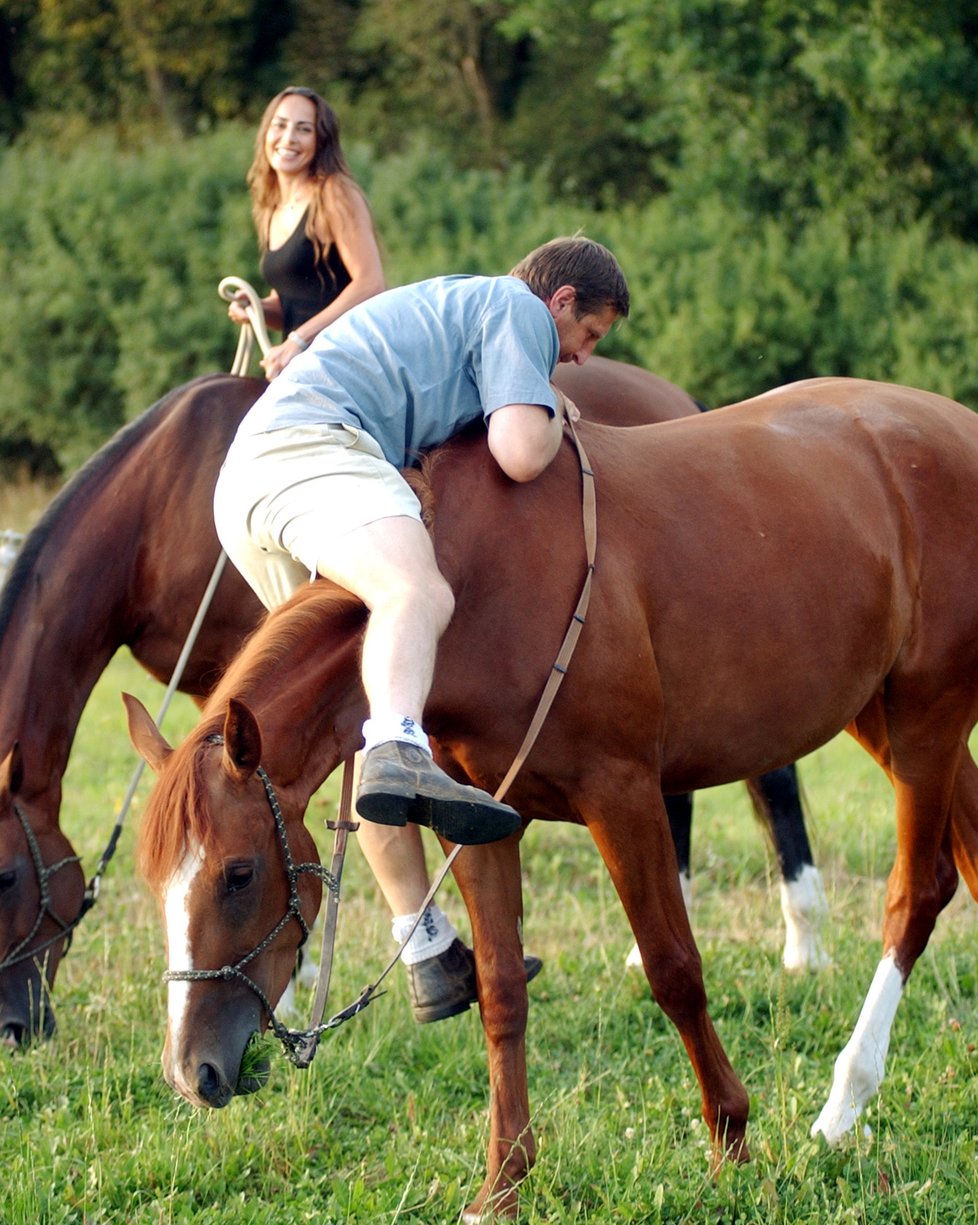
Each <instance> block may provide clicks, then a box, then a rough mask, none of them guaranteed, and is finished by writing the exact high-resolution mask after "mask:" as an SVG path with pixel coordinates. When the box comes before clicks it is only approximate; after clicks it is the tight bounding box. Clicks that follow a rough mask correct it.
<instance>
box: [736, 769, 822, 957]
mask: <svg viewBox="0 0 978 1225" xmlns="http://www.w3.org/2000/svg"><path fill="white" fill-rule="evenodd" d="M747 790H748V793H749V795H750V798H751V802H752V803H753V805H754V811H755V813H756V814H757V817H758V820H760V821H761V822H762V823H763V824H764V825H765V826H766V828H767V831H768V833H769V834H770V837H771V841H772V843H773V845H774V850H775V853H776V854H777V857H778V867H779V868H780V870H781V913H782V915H783V916H784V928H785V931H784V952H783V954H782V958H781V960H782V963H783V964H784V967H785V969H786V970H819V969H822V967H824V966H827V965H828V964H829V958H828V955H827V954H826V952H825V948H824V946H823V944H822V927H823V925H824V923H825V916H826V914H827V913H828V906H827V904H826V901H825V889H824V887H823V885H822V877H821V873H820V872H819V870H818V868H816V867H815V864H814V861H813V859H812V848H811V844H810V843H809V841H808V833H807V831H806V829H805V814H804V811H803V810H802V806H801V794H800V791H799V788H798V771H797V770H796V768H795V766H794V764H791V765H787V766H782V767H781V769H779V770H771V771H769V772H768V773H767V774H761V775H759V776H758V777H757V778H753V779H748V780H747Z"/></svg>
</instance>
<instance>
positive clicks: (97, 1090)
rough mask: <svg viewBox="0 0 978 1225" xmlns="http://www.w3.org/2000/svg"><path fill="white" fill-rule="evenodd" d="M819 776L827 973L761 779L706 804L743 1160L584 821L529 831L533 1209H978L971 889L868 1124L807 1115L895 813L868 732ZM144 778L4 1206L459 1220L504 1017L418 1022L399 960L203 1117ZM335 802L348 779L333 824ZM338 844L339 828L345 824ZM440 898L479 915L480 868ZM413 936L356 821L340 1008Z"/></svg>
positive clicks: (14, 1120) (796, 1213) (47, 1058)
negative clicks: (715, 1151) (175, 1010)
mask: <svg viewBox="0 0 978 1225" xmlns="http://www.w3.org/2000/svg"><path fill="white" fill-rule="evenodd" d="M123 688H128V689H130V690H133V691H135V692H136V693H137V694H138V695H139V696H141V697H142V698H143V700H144V701H146V702H147V705H148V706H149V707H150V709H151V711H153V712H154V713H155V710H156V708H157V707H158V705H159V701H160V699H161V696H162V690H160V689H159V687H157V686H156V685H155V684H154V683H153V682H151V681H149V680H147V679H145V678H144V677H143V676H142V674H141V673H140V672H139V671H138V669H136V667H135V666H134V665H133V664H132V662H131V661H130V660H129V658H128V657H127V656H126V657H119V658H118V659H116V660H115V661H114V662H113V664H112V666H111V667H110V669H109V671H108V672H107V673H106V675H105V677H104V678H103V680H102V682H101V683H100V685H99V686H98V688H97V690H96V692H95V694H94V696H93V699H92V701H91V703H90V704H89V707H88V709H87V711H86V714H85V718H84V720H83V723H82V727H81V729H80V732H79V736H78V739H77V741H76V747H75V751H74V753H73V755H72V761H71V765H70V768H69V771H68V775H67V778H66V785H65V804H64V813H63V821H64V825H65V828H66V829H67V831H68V833H69V836H71V837H72V839H73V840H74V841H75V843H76V846H77V848H78V849H79V850H80V852H81V853H82V854H83V856H84V859H85V865H86V869H87V870H88V871H89V872H90V871H91V869H92V867H93V865H94V862H95V860H96V858H97V855H98V853H99V851H100V850H101V848H102V846H103V844H104V842H105V840H106V838H107V837H108V833H109V830H110V827H111V824H112V819H113V816H114V813H115V811H116V809H117V807H118V804H119V802H120V801H121V798H122V796H123V794H124V792H125V788H126V785H127V783H128V779H129V776H130V773H131V771H132V769H133V765H134V763H133V755H132V752H131V750H130V749H129V745H128V740H127V738H126V734H125V726H124V719H123V712H122V707H121V703H120V701H119V696H118V695H119V691H120V690H121V689H123ZM193 719H194V712H193V708H192V707H191V706H190V704H189V703H187V702H185V701H184V700H182V699H178V701H177V702H176V703H175V705H174V708H173V709H172V710H171V713H170V715H169V716H168V719H167V725H166V727H167V730H168V733H169V734H170V735H171V737H173V738H178V737H179V736H180V735H181V734H182V732H183V731H184V730H185V729H186V728H187V727H189V726H190V724H191V723H192V721H193ZM801 775H802V780H803V785H804V788H805V790H806V793H807V798H808V802H809V807H810V810H811V812H812V829H811V832H812V837H813V841H814V844H815V848H816V858H817V861H818V863H819V865H820V866H821V868H822V871H823V873H824V876H825V882H826V888H827V892H828V896H829V902H830V907H831V919H830V926H829V929H828V932H827V941H828V945H829V948H830V951H831V954H832V957H833V960H834V967H833V968H832V969H831V970H829V971H828V972H826V973H824V974H822V975H820V976H818V977H792V976H788V975H786V974H785V973H783V972H782V970H781V969H780V965H779V956H780V948H781V935H782V933H781V923H780V916H779V914H778V913H777V880H776V874H775V871H774V865H773V859H772V857H771V855H770V854H769V852H768V851H767V849H766V847H765V845H764V842H763V840H762V838H761V836H760V834H759V831H758V829H757V827H756V826H755V824H754V821H753V819H752V817H751V816H750V814H749V807H748V803H747V798H746V793H745V792H744V790H743V788H741V787H739V786H738V787H723V788H717V789H715V790H713V791H711V792H707V793H703V794H701V795H700V796H699V797H698V799H697V803H696V817H695V829H694V844H693V853H694V898H695V900H694V911H693V924H694V929H695V930H696V932H697V935H698V938H699V941H700V947H701V950H702V954H703V960H704V968H705V974H706V981H707V988H708V991H709V993H710V999H711V1010H712V1014H713V1017H714V1020H715V1022H716V1025H717V1027H718V1030H719V1032H720V1035H721V1038H722V1039H723V1041H724V1043H725V1045H726V1048H727V1051H728V1053H729V1055H730V1057H731V1059H732V1061H733V1063H734V1066H735V1067H736V1068H737V1070H738V1072H739V1074H740V1075H741V1077H742V1078H743V1080H744V1082H745V1084H746V1085H747V1088H748V1091H749V1093H750V1095H751V1113H752V1125H751V1131H750V1138H751V1146H752V1151H753V1158H754V1159H753V1161H752V1163H751V1164H750V1165H748V1166H746V1167H743V1168H729V1169H725V1170H723V1171H722V1172H721V1174H720V1176H719V1177H718V1178H717V1179H712V1178H711V1177H710V1175H709V1168H708V1145H707V1138H706V1134H705V1128H704V1126H703V1123H702V1121H701V1120H700V1117H699V1093H698V1089H697V1086H696V1082H695V1078H694V1076H693V1074H692V1071H691V1069H690V1066H689V1064H688V1061H687V1059H686V1057H685V1055H684V1053H683V1051H682V1048H681V1046H680V1043H679V1041H678V1039H677V1037H676V1034H675V1032H674V1031H673V1029H672V1028H671V1026H670V1025H669V1024H668V1023H667V1022H666V1021H665V1019H664V1018H663V1016H662V1015H661V1014H660V1013H659V1011H658V1010H657V1009H656V1007H655V1006H654V1005H653V1004H652V1003H651V1001H650V998H649V992H648V988H647V986H646V984H645V983H644V980H642V979H641V978H640V977H639V976H637V975H635V974H634V973H633V972H627V973H626V972H625V970H624V969H623V961H624V957H625V954H626V952H627V950H628V948H629V947H630V944H631V938H630V934H629V932H628V929H627V926H626V923H625V919H624V915H623V912H622V911H621V908H620V906H619V904H618V902H617V899H616V897H615V896H614V891H613V889H612V888H611V886H610V883H609V881H608V878H607V876H606V873H605V871H604V869H603V867H602V865H601V863H600V860H599V858H598V856H597V853H596V852H595V851H594V849H593V848H592V846H591V844H590V842H589V840H588V838H587V836H586V834H585V833H584V832H583V831H581V830H579V829H576V828H572V827H569V826H544V825H538V826H535V827H533V828H531V830H530V832H529V833H528V835H527V838H526V840H525V848H526V849H525V854H524V875H525V895H526V939H527V946H528V948H529V949H530V950H531V951H532V952H534V953H537V954H539V955H541V956H542V957H543V958H544V959H545V961H546V966H545V969H544V972H543V974H542V975H541V976H540V978H539V979H538V980H537V981H536V982H535V983H534V984H533V986H532V988H531V992H530V994H531V1000H532V1002H531V1011H530V1029H529V1077H530V1092H531V1102H532V1107H533V1112H534V1127H535V1130H536V1135H537V1139H538V1144H539V1154H538V1161H537V1166H536V1168H535V1170H534V1172H533V1174H532V1175H531V1177H530V1179H529V1181H528V1183H527V1185H526V1189H525V1192H524V1195H523V1201H522V1202H523V1213H522V1220H523V1221H524V1222H526V1223H527V1225H542V1223H543V1222H546V1223H547V1225H563V1223H565V1222H566V1223H570V1222H574V1223H575V1225H578V1223H580V1222H611V1221H616V1222H618V1221H621V1222H685V1221H690V1222H711V1223H712V1222H725V1223H729V1222H735V1221H736V1222H758V1223H759V1225H760V1223H762V1222H763V1223H764V1225H771V1223H772V1222H819V1223H821V1222H827V1223H828V1222H850V1221H852V1222H881V1223H882V1222H887V1223H889V1222H894V1223H897V1222H900V1223H906V1225H910V1223H913V1225H926V1223H929V1222H933V1223H934V1225H938V1223H939V1225H948V1223H951V1222H962V1223H964V1222H969V1223H970V1222H973V1221H974V1216H975V1208H974V1205H975V1203H976V1202H978V1160H976V1158H978V1079H976V1071H978V1057H976V1050H975V1047H976V1044H978V1009H976V1003H975V1000H976V984H978V942H976V939H975V936H976V930H978V911H976V909H975V907H974V906H973V905H972V903H971V900H970V898H968V897H967V896H966V895H965V894H964V893H963V892H962V893H959V896H958V897H957V898H955V900H954V902H953V903H952V905H951V907H950V908H949V909H948V911H947V912H945V914H944V915H943V916H942V920H941V922H940V924H939V926H938V930H937V933H936V934H935V937H934V939H933V940H932V942H931V946H930V947H929V949H928V950H927V952H926V954H925V955H924V957H923V958H922V959H921V961H920V963H919V964H918V966H917V969H916V970H915V972H914V975H913V978H912V979H911V983H910V988H909V991H908V993H907V995H906V996H905V998H904V1001H903V1003H902V1005H901V1007H900V1010H899V1013H898V1015H897V1020H896V1024H895V1027H894V1033H893V1042H892V1045H891V1049H890V1057H889V1061H888V1074H887V1079H886V1081H885V1084H884V1086H883V1090H882V1093H881V1095H880V1097H879V1099H878V1101H877V1102H874V1103H873V1105H872V1108H871V1111H870V1115H869V1119H868V1121H869V1123H870V1124H871V1125H872V1129H873V1134H872V1136H871V1137H864V1136H860V1137H858V1138H856V1139H852V1140H850V1141H848V1142H846V1143H845V1144H843V1145H842V1146H841V1147H840V1148H839V1149H837V1150H828V1149H827V1148H826V1147H825V1145H824V1144H823V1143H821V1142H815V1141H813V1140H811V1139H810V1138H809V1135H808V1129H809V1126H810V1124H811V1122H812V1120H813V1119H814V1117H815V1115H816V1114H817V1113H818V1111H819V1109H820V1108H821V1105H822V1104H823V1101H824V1096H825V1094H826V1093H827V1090H828V1087H829V1084H830V1081H831V1075H832V1064H833V1061H834V1059H835V1056H836V1054H837V1053H838V1051H839V1049H840V1048H841V1046H842V1045H843V1043H844V1042H845V1040H846V1039H847V1037H848V1035H849V1032H850V1030H851V1027H852V1024H853V1022H854V1020H855V1017H856V1015H857V1013H858V1009H859V1006H860V1004H861V1002H862V998H863V994H864V992H865V989H866V988H867V986H868V984H869V981H870V978H871V976H872V973H873V970H874V969H875V966H876V962H877V959H878V953H879V920H880V915H881V908H882V896H883V887H884V881H885V876H886V872H887V871H888V868H889V864H890V860H891V856H892V848H893V817H892V811H891V807H890V799H889V793H888V788H887V786H886V784H885V781H884V780H883V777H882V775H881V774H880V773H879V771H878V770H877V769H876V767H875V766H873V764H872V763H871V762H870V761H869V759H868V757H865V755H863V754H862V753H861V752H860V750H859V749H858V748H857V747H856V746H855V745H853V744H852V743H851V742H849V741H848V740H846V739H844V738H843V739H840V740H838V741H835V742H833V743H832V744H831V745H829V746H827V747H826V748H825V749H823V750H822V751H820V752H819V753H817V754H815V755H814V756H813V757H811V758H809V759H807V760H806V761H805V762H804V763H803V764H802V767H801ZM148 787H149V783H148V780H146V781H144V783H143V784H142V787H141V790H140V793H139V799H138V800H137V805H136V808H137V811H136V812H134V813H133V815H132V817H131V819H130V823H129V826H128V828H127V830H126V832H125V834H124V836H123V838H122V842H121V846H120V850H119V853H118V855H117V857H116V859H115V861H114V862H113V863H112V865H111V867H110V869H109V871H108V874H107V876H106V879H105V881H104V882H103V890H102V900H101V901H100V903H99V905H98V906H97V907H96V908H95V910H94V911H93V912H92V914H91V915H90V916H89V917H88V918H87V919H86V920H85V922H84V923H83V924H82V926H81V927H80V929H79V931H78V933H77V935H76V939H75V944H74V947H73V949H72V951H71V953H70V954H69V956H68V958H67V959H66V961H65V962H64V964H63V967H62V970H61V974H60V976H59V979H58V983H57V988H56V1006H57V1013H58V1020H59V1032H58V1035H57V1037H56V1039H55V1040H54V1041H53V1042H51V1043H49V1044H47V1045H44V1046H40V1047H37V1048H35V1049H32V1050H29V1051H27V1052H24V1053H18V1054H14V1055H4V1056H3V1057H2V1058H0V1119H2V1122H0V1137H2V1150H0V1151H2V1153H3V1160H4V1163H5V1169H4V1176H3V1178H2V1180H0V1222H2V1223H3V1225H39V1223H42V1225H62V1223H65V1225H67V1223H70V1225H96V1223H98V1225H104V1223H106V1222H113V1223H114V1222H126V1223H127V1225H128V1223H130V1222H131V1223H133V1225H136V1223H139V1225H150V1223H152V1225H162V1223H170V1222H190V1221H193V1222H200V1223H203V1225H223V1223H228V1225H230V1223H232V1222H233V1223H234V1225H240V1223H242V1222H247V1223H252V1222H255V1223H258V1222H261V1223H263V1225H264V1223H265V1222H267V1223H269V1225H272V1223H274V1225H290V1223H292V1222H296V1223H298V1222H307V1221H315V1222H317V1223H318V1225H339V1223H341V1222H343V1223H346V1222H356V1223H357V1225H374V1223H375V1222H403V1223H405V1225H406V1223H408V1222H410V1223H411V1225H422V1223H423V1225H434V1223H440V1222H451V1221H455V1220H457V1218H458V1214H459V1212H460V1210H461V1208H462V1207H463V1206H464V1205H465V1203H466V1202H468V1200H469V1198H470V1197H471V1196H472V1194H473V1193H474V1192H475V1190H476V1189H477V1187H478V1185H479V1183H480V1181H481V1175H482V1169H483V1147H484V1144H485V1140H486V1133H487V1116H486V1107H487V1084H486V1070H485V1053H484V1047H483V1042H482V1034H481V1028H480V1025H479V1019H478V1013H477V1012H476V1011H473V1012H471V1013H469V1014H467V1015H465V1016H463V1017H460V1018H457V1019H454V1020H451V1021H448V1022H444V1023H441V1024H438V1025H433V1026H417V1025H415V1024H414V1023H413V1021H412V1020H411V1016H410V1009H409V1006H408V1001H407V993H406V986H405V983H404V980H403V976H402V975H400V972H399V971H396V972H395V975H394V976H393V978H392V987H391V990H390V992H389V993H388V994H387V995H385V996H384V997H383V998H381V999H380V1000H379V1001H378V1002H376V1003H375V1004H374V1005H373V1006H372V1007H371V1008H369V1009H368V1010H367V1011H366V1012H365V1013H364V1014H362V1015H361V1016H360V1017H357V1018H355V1019H354V1020H353V1021H351V1022H350V1023H349V1024H347V1025H346V1026H344V1027H342V1028H341V1029H339V1030H338V1031H336V1032H334V1033H332V1034H328V1035H326V1036H325V1038H324V1039H323V1043H322V1045H321V1048H320V1051H319V1054H318V1056H317V1058H316V1060H315V1061H314V1063H313V1065H312V1067H311V1068H310V1069H309V1070H308V1071H304V1072H300V1071H297V1070H295V1069H294V1068H292V1067H291V1066H290V1065H289V1064H288V1063H287V1062H286V1061H285V1060H284V1058H282V1057H281V1056H280V1055H278V1054H277V1053H276V1054H274V1055H273V1060H272V1068H271V1076H270V1078H269V1081H268V1084H267V1086H266V1087H265V1088H264V1089H263V1090H262V1091H261V1092H260V1093H259V1094H257V1095H254V1096H251V1097H248V1098H242V1099H238V1100H236V1101H235V1102H233V1103H232V1104H231V1106H229V1107H228V1108H227V1109H226V1110H224V1111H221V1112H212V1113H206V1112H201V1111H196V1110H194V1109H192V1108H191V1107H190V1106H188V1105H187V1104H186V1103H184V1102H183V1101H182V1100H180V1099H178V1098H176V1097H174V1095H173V1094H172V1093H171V1092H170V1090H169V1089H167V1087H166V1085H165V1084H164V1082H163V1080H162V1077H161V1074H160V1068H159V1052H160V1049H161V1046H162V1040H163V1027H164V1019H165V1013H164V990H165V989H164V986H163V983H162V981H161V977H160V976H161V972H162V969H163V942H162V930H161V926H160V923H159V919H158V916H157V914H156V909H155V903H154V902H153V901H152V899H151V898H150V897H149V895H148V893H147V891H146V889H145V887H144V886H143V885H142V883H141V882H140V881H139V880H138V879H136V877H135V875H134V872H133V867H132V846H133V841H134V833H135V829H136V826H137V824H138V816H139V814H138V809H139V807H140V804H141V802H142V800H143V799H144V797H145V794H146V792H147V791H148ZM334 804H335V789H334V788H333V787H332V786H331V785H329V784H328V785H327V788H326V791H325V796H324V797H320V798H317V800H316V801H315V805H314V815H313V816H312V818H311V826H312V828H313V829H314V830H317V831H318V830H321V829H322V819H323V817H324V816H326V815H329V813H330V810H331V808H332V806H333V805H334ZM317 836H318V834H317ZM354 842H355V840H354ZM320 845H321V849H323V850H324V851H328V842H327V835H325V833H323V836H322V838H321V839H320ZM442 905H443V906H444V907H445V908H446V909H447V910H449V911H450V913H451V914H452V915H453V917H454V918H455V919H456V920H457V921H458V922H459V923H460V924H461V923H462V917H463V915H462V906H461V902H460V900H459V898H458V895H457V893H456V892H455V891H454V886H451V885H450V886H448V888H447V892H446V896H445V897H444V898H443V899H442ZM389 941H390V936H389V923H388V921H387V918H386V915H385V913H384V910H383V907H382V904H381V902H380V899H379V895H378V893H377V890H376V888H375V886H374V885H373V884H372V882H371V880H370V877H369V874H368V872H367V870H366V867H365V865H364V863H363V861H362V858H361V857H360V856H359V854H358V852H357V850H356V848H355V845H354V848H353V850H352V851H351V854H350V857H349V863H348V865H347V868H346V871H345V874H344V901H343V908H342V911H341V919H340V933H339V942H338V951H337V964H336V966H335V968H334V975H333V981H334V990H333V994H332V997H331V1007H332V1006H333V1005H334V1004H335V1006H336V1007H339V1006H341V1005H343V1004H346V1003H347V1002H349V1001H350V1000H352V999H353V998H354V996H356V994H357V993H358V992H359V990H360V988H361V987H362V985H363V984H364V983H365V982H367V981H369V980H370V979H371V978H372V977H374V976H375V975H376V973H377V972H378V971H379V969H380V968H381V966H382V964H383V963H384V962H385V961H386V958H387V957H388V955H389V951H390V947H391V946H390V942H389ZM304 1006H305V1007H306V1008H308V1006H309V1000H308V998H306V999H305V1001H304Z"/></svg>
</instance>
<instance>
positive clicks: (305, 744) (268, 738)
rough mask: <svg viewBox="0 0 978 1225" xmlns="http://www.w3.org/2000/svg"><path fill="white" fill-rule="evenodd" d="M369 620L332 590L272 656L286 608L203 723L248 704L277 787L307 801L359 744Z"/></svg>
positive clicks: (235, 669)
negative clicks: (232, 704) (234, 702)
mask: <svg viewBox="0 0 978 1225" xmlns="http://www.w3.org/2000/svg"><path fill="white" fill-rule="evenodd" d="M310 614H311V615H310ZM365 619H366V610H365V609H364V608H363V605H362V604H360V603H359V602H358V601H356V600H353V598H352V597H350V596H347V595H345V593H344V595H343V596H342V597H340V598H339V599H338V598H337V596H336V594H335V592H331V591H328V592H327V594H326V596H325V597H324V598H323V599H321V600H316V599H313V600H312V601H309V602H308V603H307V607H306V609H305V610H304V615H303V617H302V622H301V628H300V629H299V632H298V633H296V634H295V636H292V635H291V634H290V635H289V638H288V646H287V648H283V649H282V650H281V651H275V652H272V653H271V654H268V653H266V651H265V648H266V646H267V644H268V642H269V640H270V639H271V638H272V637H273V636H274V630H273V632H271V633H270V632H269V631H270V630H272V629H273V627H279V626H281V625H282V624H283V623H290V618H289V616H288V612H287V610H283V612H280V613H278V614H273V616H272V617H271V618H270V619H269V621H268V622H266V623H265V625H264V626H263V627H262V629H261V630H259V632H258V633H257V634H256V635H255V638H254V639H253V640H252V642H251V643H250V644H249V645H248V646H246V647H245V649H244V651H243V652H242V655H241V656H240V657H239V659H238V661H237V662H236V664H235V665H233V666H232V667H231V668H230V669H229V671H228V674H227V676H226V677H225V679H224V681H222V683H221V684H220V686H219V687H218V689H217V691H216V692H215V693H214V695H213V696H212V697H211V699H210V700H209V701H208V703H207V707H206V709H205V712H204V717H205V719H206V718H207V716H208V715H218V716H220V715H221V714H222V712H223V711H224V710H225V709H226V707H227V701H228V698H230V697H237V698H240V699H241V700H242V701H244V702H245V703H246V704H247V706H248V707H249V709H250V710H251V711H252V713H253V714H254V715H255V717H256V719H257V721H258V725H259V728H260V730H261V737H262V763H263V765H264V766H265V768H266V769H267V770H268V772H269V774H270V775H271V777H272V778H273V780H275V782H276V783H277V784H281V785H282V786H294V787H295V788H296V790H297V791H298V792H305V793H306V796H305V798H308V796H311V795H312V794H313V792H314V791H315V790H316V789H317V788H318V787H319V786H320V785H321V784H322V782H323V781H324V779H325V778H326V777H327V776H328V775H329V774H330V773H332V771H333V770H334V769H335V768H336V766H338V765H339V764H340V762H342V761H344V760H346V759H347V758H349V757H352V756H353V754H354V752H355V751H356V750H357V749H358V748H359V747H360V745H361V742H362V737H361V728H362V725H363V720H364V719H365V718H366V715H367V700H366V696H365V694H364V691H363V685H362V683H361V679H360V643H361V638H362V633H363V624H364V621H365ZM291 625H292V626H293V627H294V626H295V622H294V621H291ZM252 657H253V658H254V659H255V661H256V662H255V664H254V666H252V665H251V663H250V659H251V658H252Z"/></svg>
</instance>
